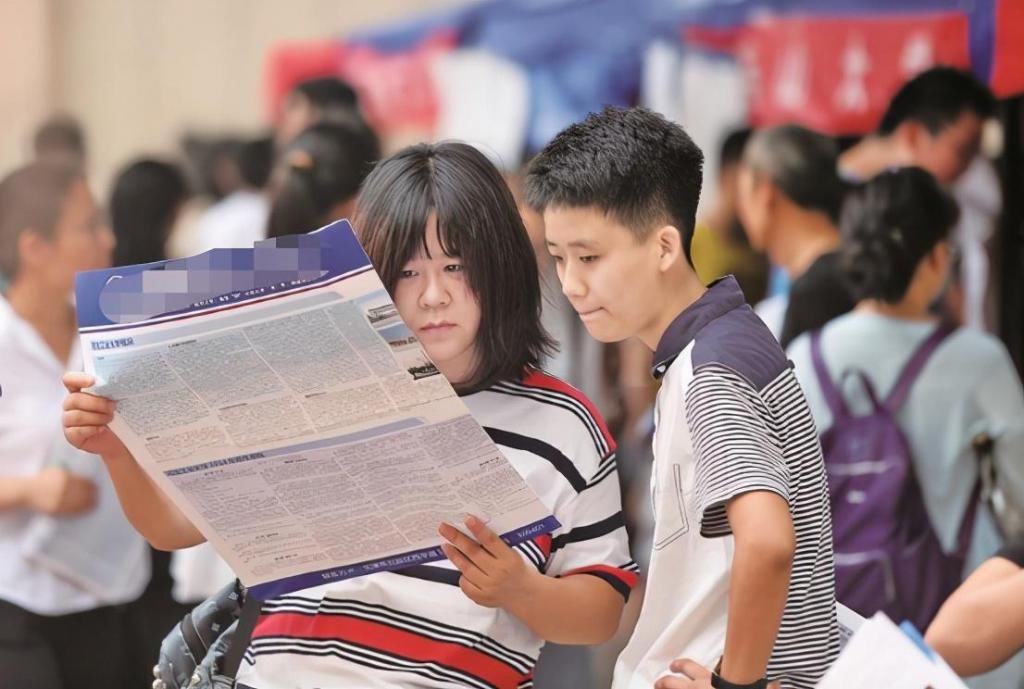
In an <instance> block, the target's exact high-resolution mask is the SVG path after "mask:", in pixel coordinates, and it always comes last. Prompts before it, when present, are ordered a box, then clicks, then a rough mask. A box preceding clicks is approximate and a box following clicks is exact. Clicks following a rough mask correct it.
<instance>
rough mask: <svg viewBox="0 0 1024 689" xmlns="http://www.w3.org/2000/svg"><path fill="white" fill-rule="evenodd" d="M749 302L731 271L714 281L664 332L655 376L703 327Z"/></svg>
mask: <svg viewBox="0 0 1024 689" xmlns="http://www.w3.org/2000/svg"><path fill="white" fill-rule="evenodd" d="M745 303H746V299H745V298H744V297H743V291H742V290H741V289H740V286H739V284H738V283H737V282H736V278H734V277H733V276H731V275H727V276H726V277H724V278H720V279H718V280H715V281H714V282H713V283H711V285H710V286H708V288H707V290H706V291H705V292H704V294H702V295H701V296H700V298H699V299H697V301H695V302H693V303H692V304H690V305H689V306H687V307H686V308H685V309H683V310H682V312H681V313H680V314H679V315H678V316H676V318H675V320H674V321H672V323H671V324H670V325H669V326H668V328H667V329H666V330H665V333H664V334H663V335H662V336H661V340H660V341H659V342H658V348H657V349H656V350H655V352H654V369H653V370H652V371H651V373H652V375H653V376H654V377H655V378H661V377H662V376H663V375H665V372H666V371H667V370H668V367H669V366H671V365H672V362H673V361H675V360H676V357H677V356H679V354H680V352H682V351H683V350H684V349H686V346H687V345H688V344H690V342H692V341H693V338H695V337H696V336H697V333H698V332H700V330H701V328H703V327H704V326H706V325H707V324H708V323H710V322H711V321H713V320H715V319H716V318H718V317H720V316H723V315H725V314H726V313H728V312H730V311H732V310H733V309H735V308H737V307H739V306H742V305H743V304H745Z"/></svg>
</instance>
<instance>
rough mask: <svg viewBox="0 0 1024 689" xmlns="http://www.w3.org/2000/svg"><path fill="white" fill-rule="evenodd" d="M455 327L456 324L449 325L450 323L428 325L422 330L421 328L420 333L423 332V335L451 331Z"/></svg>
mask: <svg viewBox="0 0 1024 689" xmlns="http://www.w3.org/2000/svg"><path fill="white" fill-rule="evenodd" d="M454 327H455V324H454V323H448V322H443V323H427V324H426V325H424V326H423V327H422V328H420V332H423V333H431V332H444V331H446V330H451V329H452V328H454Z"/></svg>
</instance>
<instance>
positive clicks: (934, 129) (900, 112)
mask: <svg viewBox="0 0 1024 689" xmlns="http://www.w3.org/2000/svg"><path fill="white" fill-rule="evenodd" d="M995 109H996V99H995V96H993V95H992V92H991V91H990V90H989V88H988V87H987V86H985V84H983V83H981V81H979V80H978V78H977V77H975V76H974V75H973V74H972V73H970V72H968V71H965V70H962V69H956V68H955V67H933V68H931V69H928V70H925V71H924V72H921V73H920V74H918V75H917V76H916V77H914V78H913V79H911V80H910V81H908V82H907V83H905V84H904V85H903V86H902V87H901V88H900V90H899V91H897V92H896V95H895V96H893V98H892V100H891V101H890V102H889V107H888V108H887V109H886V111H885V115H883V116H882V121H881V123H880V124H879V126H878V132H879V133H880V134H883V135H886V134H892V133H893V132H894V131H895V130H896V128H897V127H899V126H900V125H901V124H903V123H904V122H919V123H920V124H922V125H924V127H925V128H926V129H927V130H928V131H929V132H931V133H932V134H936V133H938V132H939V131H940V130H942V129H943V128H944V127H946V126H948V125H950V124H952V123H953V122H955V121H956V120H957V119H959V118H960V116H962V115H963V114H964V113H967V112H970V113H974V114H975V115H977V116H978V117H980V118H981V119H986V118H988V117H991V116H992V114H993V113H994V112H995Z"/></svg>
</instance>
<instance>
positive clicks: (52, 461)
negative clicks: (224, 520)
mask: <svg viewBox="0 0 1024 689" xmlns="http://www.w3.org/2000/svg"><path fill="white" fill-rule="evenodd" d="M113 244H114V242H113V237H112V235H111V232H110V230H109V229H108V228H107V226H106V224H105V223H104V222H103V219H102V216H101V214H100V212H99V210H98V209H97V207H96V203H95V201H94V200H93V196H92V194H91V193H90V191H89V188H88V186H87V185H86V182H85V179H84V177H83V175H82V171H81V167H80V166H79V165H77V164H74V163H71V162H68V161H59V162H58V161H53V160H40V161H37V162H34V163H31V164H29V165H27V166H25V167H22V168H20V169H18V170H16V171H14V172H12V173H11V174H9V175H8V176H7V177H6V178H4V179H3V181H0V271H2V272H3V273H4V274H5V275H6V276H7V277H8V279H9V285H8V287H7V288H6V291H5V292H4V294H3V297H2V298H0V360H2V361H3V367H2V369H0V387H2V396H0V686H2V687H32V689H71V688H81V689H93V688H95V687H120V686H122V684H121V682H122V680H123V679H124V676H123V671H124V667H125V663H126V662H127V659H126V658H125V653H126V646H125V638H124V637H125V619H124V618H125V607H124V604H127V603H129V602H131V601H134V600H135V599H137V598H138V597H139V595H140V594H141V593H142V591H143V589H144V588H145V586H146V582H147V581H148V579H149V561H148V557H149V556H148V553H147V551H146V546H145V543H144V542H143V541H142V540H141V537H140V536H138V534H137V533H135V532H134V531H133V530H131V528H130V526H129V525H128V524H127V522H126V521H125V519H124V516H123V514H122V513H121V510H120V508H119V506H118V504H117V502H116V496H114V494H113V490H112V487H111V485H110V483H109V481H108V480H107V479H106V478H105V472H103V470H102V467H101V466H100V465H99V458H97V457H95V456H94V455H90V454H86V453H83V452H79V451H77V450H74V449H73V448H71V447H70V446H69V445H68V444H67V443H66V442H65V441H63V440H62V439H61V438H60V428H61V404H62V398H63V395H62V394H61V384H60V377H61V372H62V371H65V370H68V369H71V370H77V369H79V368H81V360H80V356H79V352H78V349H77V347H78V344H77V342H78V328H77V324H76V320H75V311H74V306H73V304H72V291H73V288H74V280H75V273H76V272H77V271H80V270H91V269H97V268H105V267H107V266H109V265H110V258H111V250H112V249H113ZM112 500H113V502H111V501H112ZM64 529H70V530H72V531H73V532H74V533H77V534H83V535H88V536H91V537H93V538H98V539H101V540H102V541H104V542H105V544H106V545H104V547H105V548H109V550H108V551H106V552H105V553H100V552H95V553H90V554H89V555H88V556H89V557H95V558H109V559H112V560H113V562H112V564H115V565H116V567H117V571H118V572H119V574H120V575H123V576H120V581H118V582H113V581H110V582H106V583H103V582H100V583H98V584H97V583H96V582H91V583H92V584H95V585H94V586H86V585H85V584H84V583H83V582H82V581H80V580H79V579H78V578H76V577H75V576H73V575H74V574H75V572H74V571H71V570H69V569H68V566H69V564H68V562H67V561H65V560H64V558H65V557H66V556H70V555H71V553H68V552H66V549H65V551H61V550H60V549H59V547H58V548H57V550H56V551H54V550H51V549H50V548H49V546H48V544H49V543H53V542H54V540H52V539H54V538H56V537H57V536H59V535H60V534H61V533H62V530H64ZM40 530H42V533H44V534H46V535H44V536H42V539H43V540H42V541H41V542H40V541H38V540H33V539H34V537H35V536H38V535H39V534H40V533H41V532H40ZM63 533H67V531H63ZM47 539H51V540H47ZM30 542H32V543H35V545H32V546H31V547H30V546H29V543H30ZM79 557H81V554H79ZM58 565H64V567H63V568H59V567H58ZM97 586H98V587H99V588H97Z"/></svg>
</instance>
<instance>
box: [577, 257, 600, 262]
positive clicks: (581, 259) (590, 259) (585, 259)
mask: <svg viewBox="0 0 1024 689" xmlns="http://www.w3.org/2000/svg"><path fill="white" fill-rule="evenodd" d="M596 260H597V256H580V262H582V263H593V262H594V261H596Z"/></svg>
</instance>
